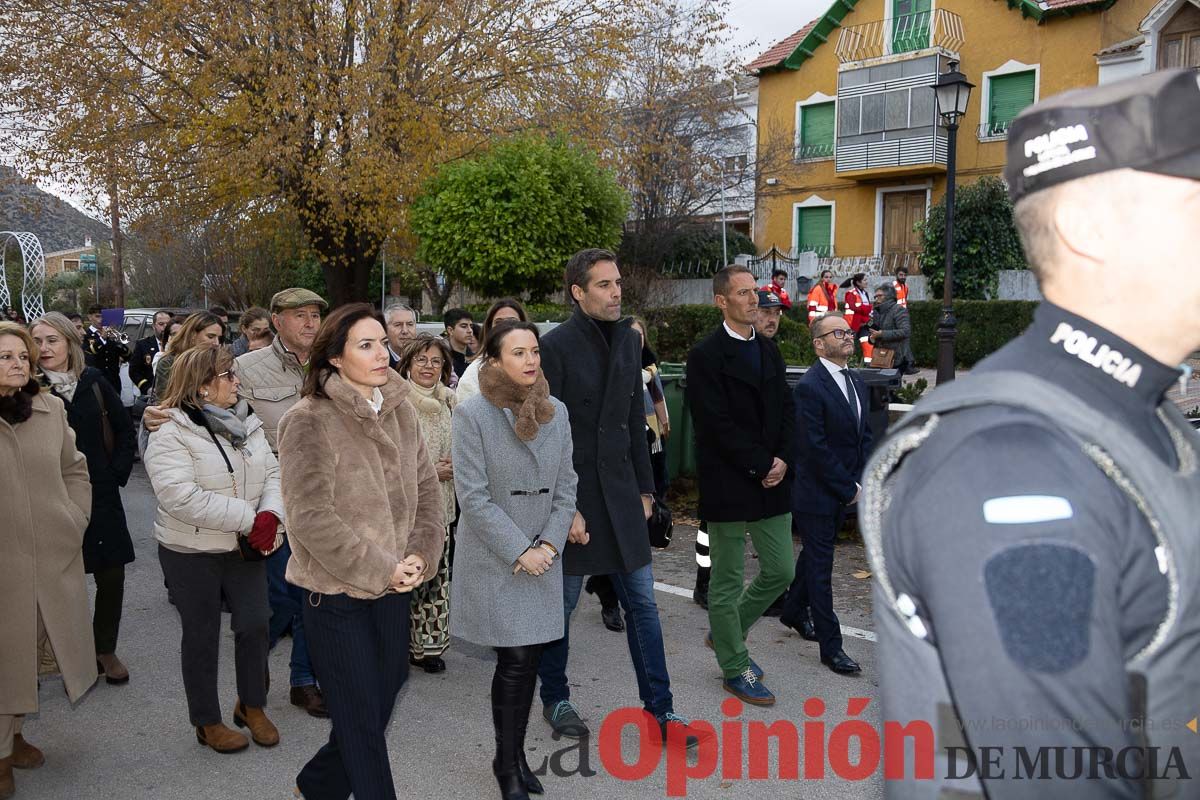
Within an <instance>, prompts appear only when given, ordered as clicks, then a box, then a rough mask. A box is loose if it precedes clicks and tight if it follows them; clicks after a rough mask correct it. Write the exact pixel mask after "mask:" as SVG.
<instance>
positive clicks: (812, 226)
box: [796, 206, 833, 256]
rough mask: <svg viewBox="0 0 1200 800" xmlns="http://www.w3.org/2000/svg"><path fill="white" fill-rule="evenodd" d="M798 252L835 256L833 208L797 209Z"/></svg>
mask: <svg viewBox="0 0 1200 800" xmlns="http://www.w3.org/2000/svg"><path fill="white" fill-rule="evenodd" d="M796 211H797V215H796V252H798V253H807V252H809V251H813V252H815V253H816V254H817V255H820V256H830V255H833V253H832V247H831V246H830V245H831V243H832V241H833V206H816V207H814V208H799V209H796Z"/></svg>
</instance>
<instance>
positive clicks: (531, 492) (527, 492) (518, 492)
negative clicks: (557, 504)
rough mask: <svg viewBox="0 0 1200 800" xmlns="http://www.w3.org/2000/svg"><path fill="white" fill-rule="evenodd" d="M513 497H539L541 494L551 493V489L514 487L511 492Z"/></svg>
mask: <svg viewBox="0 0 1200 800" xmlns="http://www.w3.org/2000/svg"><path fill="white" fill-rule="evenodd" d="M509 494H511V495H512V496H513V497H517V496H520V497H537V496H538V495H539V494H550V490H549V489H513V490H512V491H511V492H509Z"/></svg>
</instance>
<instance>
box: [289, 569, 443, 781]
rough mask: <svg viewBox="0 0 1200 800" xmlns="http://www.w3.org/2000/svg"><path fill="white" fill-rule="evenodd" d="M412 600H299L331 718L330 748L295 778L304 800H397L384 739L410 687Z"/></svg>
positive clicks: (406, 595) (320, 596) (314, 596)
mask: <svg viewBox="0 0 1200 800" xmlns="http://www.w3.org/2000/svg"><path fill="white" fill-rule="evenodd" d="M411 596H412V595H411V594H410V593H404V594H386V595H384V596H383V597H380V598H378V599H376V600H358V599H356V598H353V597H349V596H347V595H344V594H317V593H315V592H305V593H304V612H303V613H304V630H305V633H306V634H307V635H308V651H309V655H310V656H311V657H312V665H313V672H314V673H316V676H317V682H318V683H319V684H320V685H321V691H322V692H323V693H324V695H325V704H326V706H328V708H329V715H330V717H332V718H333V729H332V730H331V731H330V732H329V741H328V742H326V743H325V745H323V746H322V747H321V749H320V750H318V751H317V754H316V755H315V756H313V757H312V758H311V759H310V760H309V762H308V763H307V764H305V765H304V767H303V769H301V770H300V774H299V775H298V776H296V785H297V786H299V788H300V792H301V793H302V794H303V795H304V797H305V800H346V798H348V797H349V796H350V794H351V792H353V793H354V797H355V799H356V800H395V798H396V787H395V785H394V784H393V782H392V768H391V764H390V762H389V761H388V750H387V738H386V732H387V726H388V721H389V720H390V719H391V718H392V708H393V707H394V706H395V705H396V695H397V694H399V693H400V687H402V686H403V685H404V681H405V680H407V679H408V627H409V600H410V598H411ZM434 794H436V792H435V793H434Z"/></svg>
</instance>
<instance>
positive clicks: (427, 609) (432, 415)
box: [396, 333, 458, 673]
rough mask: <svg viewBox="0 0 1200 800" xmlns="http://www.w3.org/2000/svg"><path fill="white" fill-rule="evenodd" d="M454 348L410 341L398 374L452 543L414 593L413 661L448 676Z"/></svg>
mask: <svg viewBox="0 0 1200 800" xmlns="http://www.w3.org/2000/svg"><path fill="white" fill-rule="evenodd" d="M450 358H451V355H450V345H449V344H448V343H447V342H446V340H445V339H443V338H441V337H440V336H432V335H430V334H428V333H424V334H421V335H420V336H418V337H416V338H415V339H413V340H412V341H411V342H409V344H408V346H407V347H406V348H404V352H403V353H402V354H401V356H400V362H399V363H398V364H397V365H396V371H397V372H399V373H400V376H401V377H403V378H407V379H408V383H409V389H410V390H411V391H409V393H408V402H409V403H411V404H412V406H413V408H415V409H416V410H417V421H418V422H420V423H421V434H422V435H423V436H424V437H425V447H426V449H428V450H429V458H430V460H431V461H433V466H434V469H435V470H436V471H437V476H438V481H439V482H440V483H441V487H442V507H443V509H444V510H445V513H446V544H445V546H444V547H442V557H441V559H439V561H438V565H437V572H436V573H434V575H433V577H431V578H430V579H429V580H427V581H425V582H424V583H422V584H421V585H420V586H418V587H417V588H416V589H414V590H413V596H412V606H411V611H410V615H411V620H410V625H411V628H410V632H409V637H408V641H409V645H408V646H409V650H408V663H410V664H412V665H413V666H414V667H420V668H421V669H423V670H425V671H426V672H430V673H435V672H444V671H445V670H446V662H445V660H443V659H442V654H443V653H445V652H446V650H447V649H448V648H449V647H450V560H451V559H452V558H453V557H454V554H453V550H454V545H453V541H454V540H453V538H452V537H453V528H454V518H455V517H456V516H457V515H458V512H457V510H456V508H455V506H456V503H455V501H454V467H453V465H452V462H451V459H450V444H451V439H450V428H451V417H450V412H451V411H452V410H453V409H454V406H455V405H456V404H457V400H456V398H455V395H454V390H453V389H451V388H450V387H449V386H448V385H447V384H449V383H450V369H451V367H450Z"/></svg>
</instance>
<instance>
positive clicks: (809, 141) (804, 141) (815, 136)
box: [800, 103, 836, 158]
mask: <svg viewBox="0 0 1200 800" xmlns="http://www.w3.org/2000/svg"><path fill="white" fill-rule="evenodd" d="M833 108H834V104H833V103H819V104H817V105H812V106H802V107H801V108H800V158H828V157H830V156H832V155H833V130H834V123H835V121H836V120H835V115H834V112H833Z"/></svg>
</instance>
